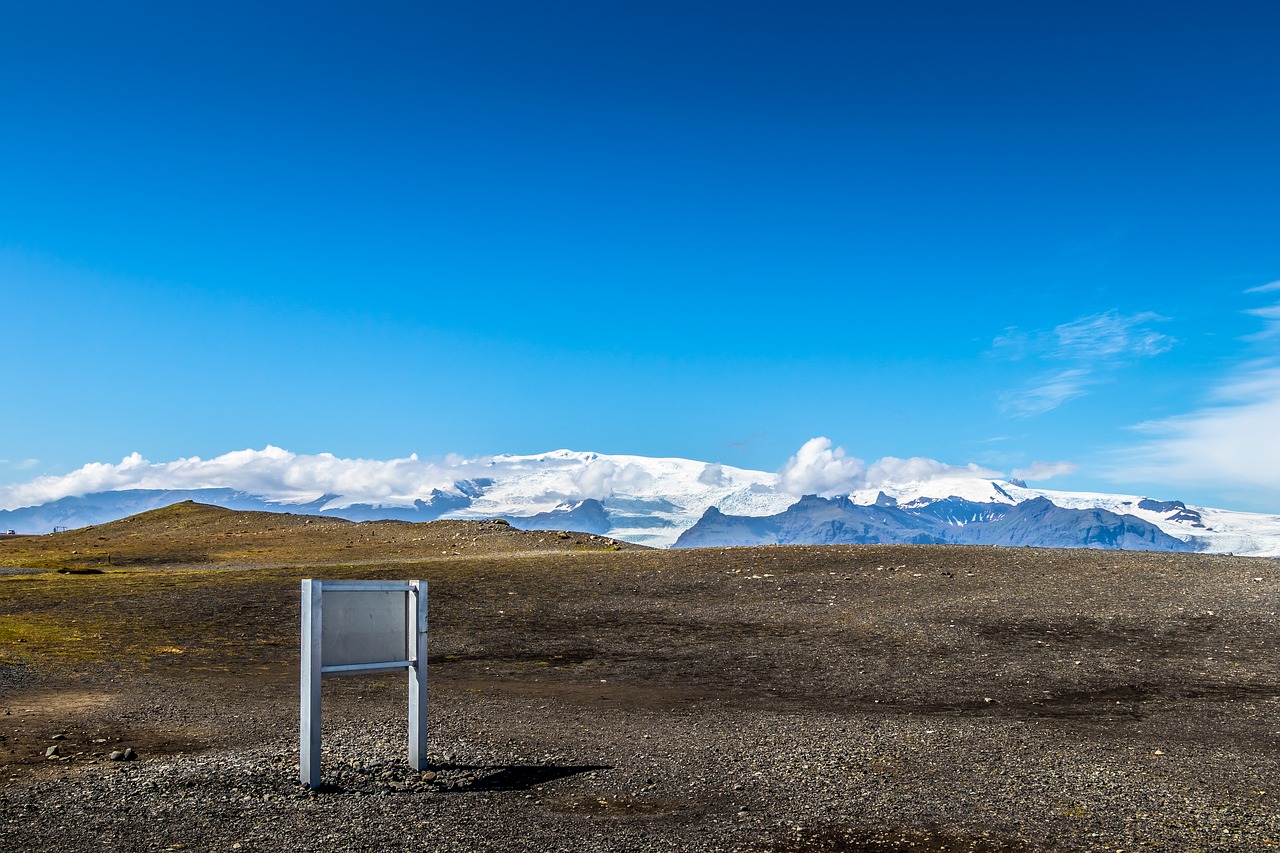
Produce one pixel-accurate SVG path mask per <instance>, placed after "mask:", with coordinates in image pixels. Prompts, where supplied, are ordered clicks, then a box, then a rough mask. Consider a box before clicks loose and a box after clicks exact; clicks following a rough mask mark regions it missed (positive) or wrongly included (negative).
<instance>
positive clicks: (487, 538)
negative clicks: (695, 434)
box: [0, 504, 1280, 853]
mask: <svg viewBox="0 0 1280 853" xmlns="http://www.w3.org/2000/svg"><path fill="white" fill-rule="evenodd" d="M1278 568H1280V563H1278V562H1277V561H1275V560H1269V559H1249V558H1237V557H1229V556H1206V555H1188V554H1139V553H1120V552H1105V551H1059V550H1037V549H1015V548H1007V549H1006V548H985V547H942V546H883V547H881V546H834V547H765V548H742V549H707V550H689V551H651V550H647V549H642V548H637V547H634V546H627V545H624V544H621V543H615V542H613V541H612V540H607V539H603V538H599V537H593V536H588V535H581V534H561V533H557V532H549V533H544V532H522V531H517V530H513V529H511V528H510V527H509V526H507V525H505V524H501V523H498V522H432V523H429V524H416V525H415V524H406V523H393V522H374V523H362V524H353V523H349V522H341V521H337V520H333V519H311V518H307V517H303V516H282V515H268V514H257V513H243V512H233V511H228V510H221V509H215V508H211V507H203V506H199V505H193V504H182V505H177V506H174V507H170V508H167V509H164V510H157V511H155V512H151V513H145V514H143V515H141V516H135V517H134V518H132V519H126V520H124V521H120V522H114V523H112V524H106V525H99V526H97V527H93V528H86V529H83V530H77V531H71V532H68V533H60V534H56V535H52V536H42V537H17V538H11V539H5V540H0V850H45V849H59V850H67V851H90V850H94V851H98V850H107V849H109V850H180V849H192V850H195V849H201V850H204V849H220V850H229V849H239V850H274V849H297V850H431V851H438V850H565V851H569V850H574V851H577V850H672V851H675V850H691V851H692V850H743V851H747V850H751V851H864V852H865V851H875V852H876V853H880V851H906V850H911V851H1006V850H1017V851H1059V850H1109V851H1118V850H1124V851H1134V850H1143V849H1164V850H1178V851H1189V850H1265V849H1271V848H1272V847H1280V811H1278V800H1280V752H1278V751H1277V747H1278V746H1280V716H1278V715H1277V711H1278V710H1280V636H1278V634H1277V620H1276V613H1277V611H1278V610H1280V572H1278V571H1277V569H1278ZM304 577H321V578H338V577H343V578H357V577H359V578H386V579H393V578H394V579H405V578H421V579H426V580H428V581H429V583H430V620H431V627H430V643H431V653H430V678H431V702H430V721H431V734H430V742H431V751H432V758H433V762H434V763H433V766H432V767H431V769H430V770H428V771H426V772H423V773H418V772H415V771H413V770H411V769H410V768H409V765H408V763H407V761H406V758H405V754H404V753H405V743H404V741H405V692H406V691H405V684H404V680H403V676H382V677H367V676H366V677H359V678H335V679H328V680H326V682H325V686H324V692H325V712H324V774H325V776H324V778H325V784H324V785H323V787H322V788H321V789H320V790H319V791H310V790H307V789H305V788H303V787H302V786H300V785H299V784H298V782H297V769H298V768H297V725H298V723H297V717H298V644H299V638H298V631H299V626H298V623H299V615H298V614H299V583H298V582H299V579H301V578H304ZM126 748H130V749H133V750H134V751H135V752H136V755H137V759H136V760H112V757H111V756H112V754H113V753H121V752H123V751H124V750H125V749H126ZM117 757H119V756H117Z"/></svg>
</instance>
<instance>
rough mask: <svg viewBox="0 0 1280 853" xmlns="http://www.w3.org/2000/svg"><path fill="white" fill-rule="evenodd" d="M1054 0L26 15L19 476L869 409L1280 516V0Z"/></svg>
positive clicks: (253, 7)
mask: <svg viewBox="0 0 1280 853" xmlns="http://www.w3.org/2000/svg"><path fill="white" fill-rule="evenodd" d="M1042 6H1045V4H1025V3H1012V2H1009V3H974V4H955V3H943V2H938V3H929V2H923V3H903V4H869V3H868V4H861V3H834V2H831V3H813V2H810V3H806V2H797V3H788V4H765V3H752V2H734V3H727V2H726V3H687V2H684V3H667V2H645V3H603V4H602V3H592V2H543V3H529V2H491V3H476V4H460V3H448V4H445V3H409V2H406V3H368V4H361V5H360V7H359V8H356V7H354V6H351V5H350V4H328V3H316V2H311V3H305V4H303V3H288V2H278V3H271V4H248V3H238V2H220V3H217V4H160V3H115V4H110V5H109V7H108V6H106V5H104V4H89V3H71V2H67V3H60V2H56V0H54V2H49V3H41V4H7V5H6V6H5V8H3V9H0V79H2V80H4V81H5V82H4V85H3V88H2V89H0V107H2V112H0V115H2V116H3V121H4V131H3V133H0V296H2V300H0V316H2V319H3V323H2V325H3V329H4V332H3V338H2V340H3V351H4V353H5V360H4V367H3V370H2V371H0V383H2V385H3V388H2V389H0V400H3V403H0V406H3V412H4V417H3V418H0V460H3V461H0V483H4V482H8V483H15V482H22V481H26V480H30V479H31V478H33V477H37V476H41V475H57V474H63V473H66V472H68V471H71V470H73V469H75V468H78V467H79V466H81V465H84V464H85V463H89V462H94V461H103V462H116V461H119V460H120V459H121V458H122V457H124V456H126V455H127V454H129V453H132V452H134V451H137V452H139V453H141V454H142V455H143V456H144V457H146V458H148V459H151V460H154V461H164V460H172V459H177V458H180V457H186V456H192V455H200V456H203V457H209V456H215V455H217V454H221V453H224V452H227V451H230V450H237V449H243V448H251V447H252V448H261V447H264V446H266V445H267V444H273V445H277V446H281V447H285V448H288V449H289V450H292V451H295V452H298V453H319V452H331V453H334V454H337V455H339V456H342V457H363V458H379V459H386V458H393V457H401V456H406V455H408V454H410V453H417V454H419V455H421V456H423V457H431V456H437V455H443V454H447V453H460V454H463V455H478V454H493V453H504V452H510V453H532V452H539V451H543V450H549V449H554V448H558V447H569V448H573V449H578V450H595V451H599V452H603V453H634V454H641V455H649V456H686V457H690V458H696V459H703V460H707V461H718V462H722V463H725V464H731V465H738V466H742V467H748V468H758V469H762V470H777V469H779V468H780V467H781V466H782V465H783V464H784V463H785V462H786V461H787V459H788V458H789V457H790V456H791V455H793V454H795V453H796V452H797V449H798V448H800V447H801V445H803V444H804V443H805V442H806V441H807V440H809V439H810V438H813V437H815V436H827V437H829V438H830V439H831V440H832V442H834V443H835V444H837V445H840V446H842V447H843V448H845V450H846V451H847V452H848V453H849V454H850V455H854V456H857V457H860V458H864V459H867V460H874V459H878V458H880V457H884V456H897V457H910V456H924V457H929V458H932V459H938V460H942V461H945V462H947V463H950V464H967V463H977V464H979V465H982V466H984V467H986V468H990V469H993V470H997V471H1001V472H1006V473H1013V472H1021V473H1022V474H1024V475H1028V474H1029V475H1035V476H1039V477H1042V478H1045V479H1043V481H1041V482H1040V483H1039V484H1040V485H1043V486H1047V487H1054V488H1066V489H1094V490H1105V491H1135V492H1149V493H1151V494H1153V495H1155V496H1158V497H1165V498H1174V497H1177V498H1182V499H1184V500H1187V501H1189V502H1198V503H1203V504H1210V505H1222V506H1230V507H1234V508H1240V509H1254V510H1260V511H1271V512H1280V450H1277V447H1276V445H1277V442H1276V440H1275V438H1274V434H1280V360H1277V356H1280V347H1278V346H1277V344H1278V343H1280V334H1277V333H1280V310H1278V309H1277V305H1280V285H1277V286H1275V287H1272V288H1270V289H1268V285H1270V284H1271V283H1272V282H1276V281H1277V280H1280V239H1278V238H1280V206H1278V205H1277V203H1276V202H1277V198H1278V197H1280V192H1278V190H1280V157H1277V156H1276V150H1277V139H1278V138H1280V134H1278V133H1277V131H1280V110H1278V109H1277V99H1276V94H1275V93H1276V92H1277V91H1280V65H1277V63H1276V62H1275V59H1274V45H1275V44H1276V41H1277V37H1278V36H1280V6H1278V5H1276V4H1274V3H1262V2H1256V3H1208V2H1204V3H1176V2H1175V3H1168V4H1162V5H1161V6H1160V7H1159V8H1156V7H1153V6H1152V5H1151V4H1147V3H1119V4H1117V3H1105V4H1104V3H1089V2H1085V3H1073V4H1059V6H1056V7H1053V8H1048V7H1045V8H1041V7H1042ZM1048 474H1056V476H1054V477H1053V478H1052V479H1051V480H1049V479H1048V478H1047V476H1046V475H1048Z"/></svg>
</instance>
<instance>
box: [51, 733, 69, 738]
mask: <svg viewBox="0 0 1280 853" xmlns="http://www.w3.org/2000/svg"><path fill="white" fill-rule="evenodd" d="M52 739H53V740H66V739H67V736H66V734H65V733H63V732H58V733H57V734H56V735H54V736H53V738H52Z"/></svg>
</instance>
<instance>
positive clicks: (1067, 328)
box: [1048, 311, 1174, 362]
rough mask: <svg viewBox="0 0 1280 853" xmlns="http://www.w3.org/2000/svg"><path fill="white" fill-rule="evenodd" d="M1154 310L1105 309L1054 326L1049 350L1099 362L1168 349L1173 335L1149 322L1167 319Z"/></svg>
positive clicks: (1074, 357)
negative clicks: (1135, 312)
mask: <svg viewBox="0 0 1280 853" xmlns="http://www.w3.org/2000/svg"><path fill="white" fill-rule="evenodd" d="M1165 319H1167V318H1165V317H1161V316H1160V315H1159V314H1155V313H1153V312H1151V311H1143V312H1142V313H1139V314H1127V315H1126V314H1121V313H1120V312H1118V311H1104V312H1103V313H1101V314H1091V315H1089V316H1087V317H1081V318H1080V319H1078V320H1072V321H1071V322H1070V323H1063V324H1062V325H1060V326H1056V327H1054V330H1053V333H1052V334H1051V336H1050V338H1049V341H1048V351H1049V353H1050V354H1051V355H1053V357H1055V358H1066V359H1073V360H1080V361H1087V362H1096V361H1101V360H1105V359H1113V358H1119V357H1126V356H1140V357H1148V356H1153V355H1160V354H1161V353H1166V352H1168V351H1169V350H1170V349H1171V348H1172V347H1173V343H1174V341H1173V338H1170V337H1169V336H1168V335H1164V334H1161V333H1160V332H1157V331H1155V330H1154V329H1152V328H1150V327H1149V326H1148V324H1149V323H1151V322H1153V321H1160V320H1165Z"/></svg>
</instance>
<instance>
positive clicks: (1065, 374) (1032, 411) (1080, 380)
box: [1000, 368, 1096, 417]
mask: <svg viewBox="0 0 1280 853" xmlns="http://www.w3.org/2000/svg"><path fill="white" fill-rule="evenodd" d="M1094 381H1096V380H1095V379H1094V377H1093V374H1092V372H1091V371H1089V370H1087V369H1085V368H1072V369H1070V370H1062V371H1059V372H1057V373H1053V374H1048V375H1045V376H1042V377H1040V379H1039V380H1038V381H1037V382H1035V383H1034V384H1032V385H1031V386H1030V387H1028V388H1024V389H1022V390H1020V391H1008V392H1005V393H1004V394H1002V395H1001V397H1000V408H1001V409H1002V410H1003V411H1005V412H1007V413H1009V414H1013V415H1021V416H1024V417H1026V416H1030V415H1039V414H1043V413H1044V412H1047V411H1050V410H1051V409H1056V408H1058V407H1059V406H1061V405H1062V404H1063V403H1065V402H1066V401H1068V400H1070V399H1072V398H1074V397H1080V396H1083V395H1084V393H1085V388H1086V387H1087V386H1088V385H1089V384H1090V383H1092V382H1094Z"/></svg>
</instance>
